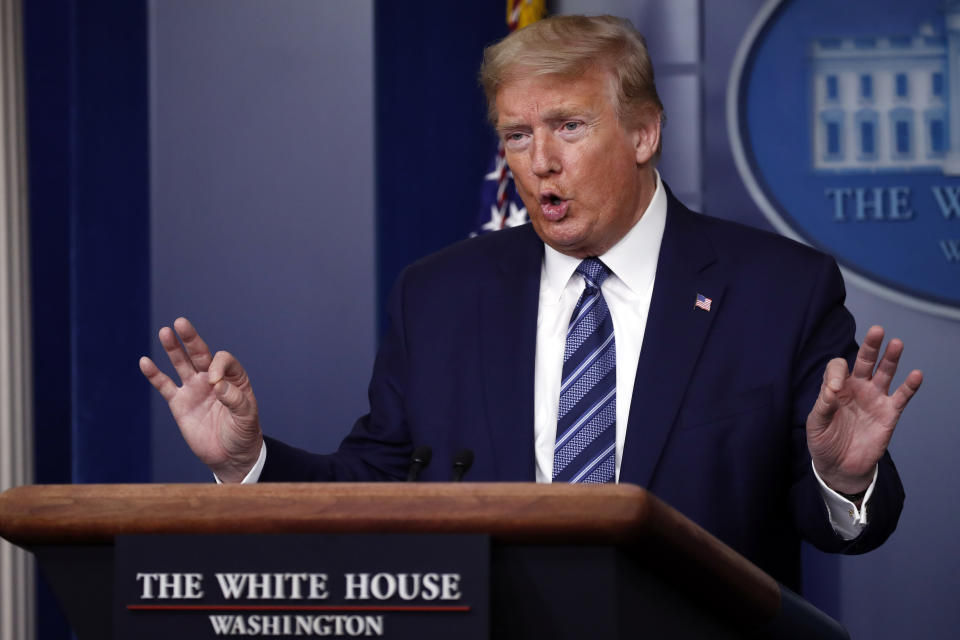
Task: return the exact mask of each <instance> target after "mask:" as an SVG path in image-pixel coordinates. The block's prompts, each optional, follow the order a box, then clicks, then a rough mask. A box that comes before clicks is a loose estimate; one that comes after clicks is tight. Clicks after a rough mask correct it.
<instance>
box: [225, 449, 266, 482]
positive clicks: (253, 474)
mask: <svg viewBox="0 0 960 640" xmlns="http://www.w3.org/2000/svg"><path fill="white" fill-rule="evenodd" d="M266 461H267V443H266V442H264V443H263V444H262V445H260V456H259V457H258V458H257V463H256V464H255V465H253V468H252V469H250V471H249V472H247V475H246V476H245V477H244V478H243V480H241V481H240V484H257V482H258V481H259V480H260V474H261V473H263V465H264V463H266ZM213 479H214V480H216V481H217V484H223V482H221V481H220V478H218V477H217V474H213Z"/></svg>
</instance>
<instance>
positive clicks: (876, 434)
mask: <svg viewBox="0 0 960 640" xmlns="http://www.w3.org/2000/svg"><path fill="white" fill-rule="evenodd" d="M882 345H883V327H881V326H877V325H874V326H872V327H870V329H869V330H868V331H867V335H866V337H865V338H864V339H863V344H861V345H860V351H859V352H858V353H857V361H856V363H855V364H854V365H853V372H852V373H851V372H849V370H848V367H847V361H846V360H844V359H843V358H834V359H833V360H831V361H830V362H829V363H827V368H826V371H824V373H823V384H822V385H821V386H820V395H819V396H817V401H816V403H815V404H814V406H813V410H812V411H811V412H810V415H809V416H807V446H808V447H809V448H810V455H811V456H812V457H813V466H814V468H816V470H817V474H819V476H820V478H821V479H822V480H823V481H824V482H825V483H826V484H827V486H828V487H830V488H831V489H833V490H834V491H838V492H840V493H847V494H856V493H860V492H861V491H864V490H865V489H866V488H867V487H869V486H870V483H871V482H872V481H873V470H874V467H875V466H876V464H877V462H878V461H879V460H880V458H881V456H883V453H884V451H886V450H887V445H888V444H889V443H890V438H891V437H892V436H893V430H894V428H896V426H897V421H898V420H899V419H900V414H901V413H903V409H904V408H905V407H906V406H907V403H908V402H909V401H910V398H912V397H913V394H915V393H916V392H917V389H919V388H920V383H922V382H923V374H922V373H921V372H920V371H919V370H917V369H914V370H913V371H911V372H910V374H909V375H908V376H907V378H906V380H904V381H903V384H901V385H900V386H899V387H898V388H897V390H896V391H894V393H893V395H889V392H890V383H891V381H892V380H893V376H894V374H896V372H897V363H898V362H899V361H900V355H901V354H902V353H903V342H902V341H900V340H899V339H896V338H895V339H893V340H891V341H890V343H889V344H888V345H887V348H886V351H884V353H883V358H882V359H881V360H880V363H879V364H877V358H878V356H879V355H880V347H881V346H882ZM874 367H876V370H874Z"/></svg>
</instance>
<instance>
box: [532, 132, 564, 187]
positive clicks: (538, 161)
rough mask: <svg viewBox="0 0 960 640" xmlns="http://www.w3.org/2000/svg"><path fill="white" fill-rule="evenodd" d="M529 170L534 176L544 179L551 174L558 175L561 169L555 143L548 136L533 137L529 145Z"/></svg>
mask: <svg viewBox="0 0 960 640" xmlns="http://www.w3.org/2000/svg"><path fill="white" fill-rule="evenodd" d="M530 154H531V156H532V157H531V162H530V168H531V169H532V170H533V173H534V175H536V176H539V177H545V176H548V175H550V174H552V173H559V172H560V168H561V166H562V165H561V162H560V155H559V153H558V149H557V146H556V142H555V141H554V140H553V138H552V137H551V136H550V135H540V136H538V135H536V134H534V136H533V141H532V144H531V145H530Z"/></svg>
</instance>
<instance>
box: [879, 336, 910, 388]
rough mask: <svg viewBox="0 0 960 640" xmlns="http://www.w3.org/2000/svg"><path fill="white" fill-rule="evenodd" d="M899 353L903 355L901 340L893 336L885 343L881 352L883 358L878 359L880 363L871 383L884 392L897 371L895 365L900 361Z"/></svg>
mask: <svg viewBox="0 0 960 640" xmlns="http://www.w3.org/2000/svg"><path fill="white" fill-rule="evenodd" d="M901 355H903V341H902V340H899V339H897V338H894V339H893V340H891V341H890V343H889V344H888V345H887V348H886V350H885V351H884V352H883V358H882V359H881V360H880V364H879V365H877V371H876V373H874V374H873V383H874V384H875V385H877V387H879V388H880V389H883V392H884V393H888V392H889V391H890V383H891V382H892V381H893V376H894V375H896V373H897V365H898V364H899V363H900V356H901Z"/></svg>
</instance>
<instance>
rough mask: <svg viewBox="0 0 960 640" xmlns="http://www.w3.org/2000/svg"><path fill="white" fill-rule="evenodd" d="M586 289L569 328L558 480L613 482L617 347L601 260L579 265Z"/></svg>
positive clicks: (556, 457)
mask: <svg viewBox="0 0 960 640" xmlns="http://www.w3.org/2000/svg"><path fill="white" fill-rule="evenodd" d="M577 273H579V274H580V275H581V276H583V279H584V281H585V282H586V287H585V288H584V290H583V293H582V294H581V295H580V299H579V300H578V301H577V306H576V307H575V308H574V310H573V316H572V317H571V318H570V326H569V327H568V328H567V345H566V348H565V349H564V353H563V376H562V381H561V383H560V406H559V410H558V412H557V442H556V445H555V446H554V449H553V481H554V482H613V481H614V476H615V468H616V433H617V427H616V424H617V348H616V342H615V341H614V339H613V321H612V320H611V318H610V310H609V309H608V308H607V303H606V301H605V300H604V299H603V294H602V293H601V292H600V285H602V284H603V281H604V280H606V279H607V276H609V275H610V269H608V268H607V265H605V264H603V263H602V262H600V260H599V259H598V258H587V259H586V260H584V261H583V262H581V263H580V265H579V266H578V267H577Z"/></svg>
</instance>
